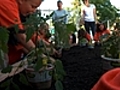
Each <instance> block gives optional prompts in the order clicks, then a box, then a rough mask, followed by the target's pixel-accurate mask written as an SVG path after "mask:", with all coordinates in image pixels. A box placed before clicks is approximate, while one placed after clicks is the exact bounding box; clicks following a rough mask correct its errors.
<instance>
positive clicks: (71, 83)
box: [0, 46, 105, 90]
mask: <svg viewBox="0 0 120 90" xmlns="http://www.w3.org/2000/svg"><path fill="white" fill-rule="evenodd" d="M100 55H101V51H100V47H95V48H94V49H92V50H90V49H88V48H87V47H80V46H75V47H72V48H71V49H70V50H63V54H62V57H61V61H62V62H63V65H64V69H65V71H66V76H65V78H64V81H63V85H64V90H90V89H91V88H92V87H93V86H94V84H95V83H96V82H97V81H98V79H99V78H100V77H101V75H102V74H103V73H104V72H105V71H104V70H103V69H102V59H101V57H100ZM17 79H18V76H16V78H15V81H16V83H18V80H17ZM19 86H20V87H21V89H20V90H28V89H29V90H35V89H33V88H31V87H28V86H27V87H26V86H24V85H22V84H20V83H19ZM0 90H2V89H0ZM11 90H13V89H11ZM49 90H55V88H54V85H53V84H52V86H51V88H50V89H49Z"/></svg>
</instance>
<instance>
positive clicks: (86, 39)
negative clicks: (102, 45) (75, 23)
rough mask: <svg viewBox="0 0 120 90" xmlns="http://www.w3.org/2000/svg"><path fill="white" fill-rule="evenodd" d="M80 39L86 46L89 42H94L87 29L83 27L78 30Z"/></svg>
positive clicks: (81, 43)
mask: <svg viewBox="0 0 120 90" xmlns="http://www.w3.org/2000/svg"><path fill="white" fill-rule="evenodd" d="M78 41H79V42H78V43H80V45H81V46H86V45H87V44H90V43H91V42H92V38H91V36H90V34H89V33H88V32H87V31H86V30H84V29H83V28H81V29H80V30H78ZM89 47H90V46H89Z"/></svg>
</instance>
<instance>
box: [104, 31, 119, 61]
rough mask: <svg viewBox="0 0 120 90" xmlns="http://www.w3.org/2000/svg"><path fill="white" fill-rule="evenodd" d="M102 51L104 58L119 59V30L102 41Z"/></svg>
mask: <svg viewBox="0 0 120 90" xmlns="http://www.w3.org/2000/svg"><path fill="white" fill-rule="evenodd" d="M102 51H103V54H104V55H105V57H110V58H115V59H120V30H117V31H113V32H112V34H111V35H107V38H106V39H102Z"/></svg>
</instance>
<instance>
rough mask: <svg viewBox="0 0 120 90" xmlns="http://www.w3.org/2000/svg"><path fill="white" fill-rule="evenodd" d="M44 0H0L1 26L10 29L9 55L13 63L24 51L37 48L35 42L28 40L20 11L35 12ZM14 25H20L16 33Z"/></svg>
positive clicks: (27, 13) (23, 13)
mask: <svg viewBox="0 0 120 90" xmlns="http://www.w3.org/2000/svg"><path fill="white" fill-rule="evenodd" d="M42 1H43V0H0V26H1V27H5V28H7V29H8V30H9V41H8V57H9V63H8V64H13V63H15V62H17V61H18V60H20V59H21V56H22V55H23V53H29V51H31V50H32V49H33V48H35V45H34V43H33V42H32V41H31V40H29V41H28V42H26V34H25V29H24V26H23V24H22V22H21V20H20V13H21V14H22V15H23V16H27V15H29V14H32V13H34V12H35V10H36V8H37V7H38V6H40V4H41V3H42ZM14 25H18V29H19V31H18V33H16V31H15V28H14Z"/></svg>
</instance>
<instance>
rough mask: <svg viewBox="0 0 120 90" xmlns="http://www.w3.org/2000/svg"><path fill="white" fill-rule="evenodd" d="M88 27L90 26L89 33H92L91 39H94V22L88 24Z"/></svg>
mask: <svg viewBox="0 0 120 90" xmlns="http://www.w3.org/2000/svg"><path fill="white" fill-rule="evenodd" d="M89 25H90V28H91V31H92V35H93V37H94V34H95V28H96V26H95V22H90V23H89Z"/></svg>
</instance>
